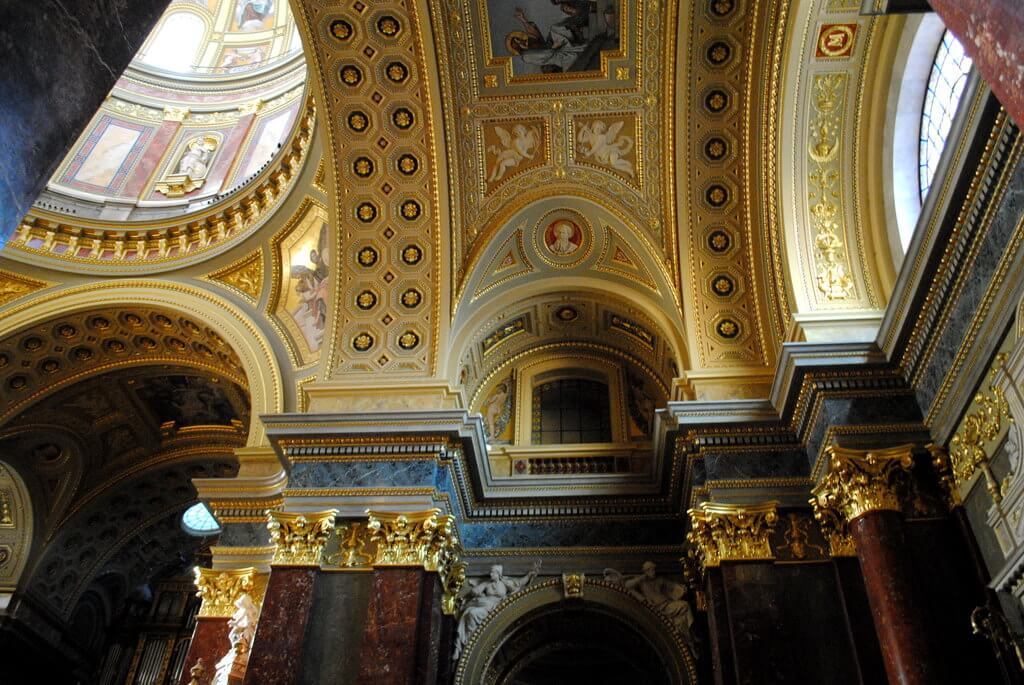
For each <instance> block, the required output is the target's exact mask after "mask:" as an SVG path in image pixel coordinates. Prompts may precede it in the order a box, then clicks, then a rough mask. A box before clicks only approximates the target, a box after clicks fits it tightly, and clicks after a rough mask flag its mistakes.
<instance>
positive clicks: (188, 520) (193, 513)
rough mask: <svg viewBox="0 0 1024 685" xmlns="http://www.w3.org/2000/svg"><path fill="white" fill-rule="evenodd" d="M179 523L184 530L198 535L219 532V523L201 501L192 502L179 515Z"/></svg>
mask: <svg viewBox="0 0 1024 685" xmlns="http://www.w3.org/2000/svg"><path fill="white" fill-rule="evenodd" d="M181 525H182V526H184V528H185V531H186V532H188V533H191V534H192V535H198V536H200V537H202V536H206V535H213V534H214V533H218V532H220V524H219V523H217V519H215V518H214V517H213V514H212V513H211V512H210V509H209V507H207V506H206V505H205V504H203V503H202V502H198V503H197V504H193V505H192V506H191V507H189V508H188V509H186V510H185V513H184V514H182V515H181Z"/></svg>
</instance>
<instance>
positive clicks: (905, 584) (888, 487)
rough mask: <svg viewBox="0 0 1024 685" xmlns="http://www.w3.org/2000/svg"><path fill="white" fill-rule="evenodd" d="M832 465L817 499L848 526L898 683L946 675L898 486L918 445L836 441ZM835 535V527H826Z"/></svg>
mask: <svg viewBox="0 0 1024 685" xmlns="http://www.w3.org/2000/svg"><path fill="white" fill-rule="evenodd" d="M829 461H830V466H831V470H830V471H829V473H828V474H827V475H826V476H825V478H824V479H823V480H822V482H821V483H820V484H819V485H818V486H817V487H816V488H815V489H814V499H812V500H811V504H812V506H814V507H815V510H816V514H817V515H818V517H819V520H821V516H822V514H821V512H823V511H830V512H833V513H834V514H835V517H836V518H837V519H838V520H839V521H840V523H841V524H845V525H846V526H848V531H849V536H850V539H851V540H852V542H853V544H854V546H855V548H856V552H857V557H858V559H859V562H860V569H861V574H862V575H863V577H864V586H865V589H866V591H867V597H868V604H869V606H870V608H871V615H872V618H873V620H874V624H875V632H876V633H877V635H878V641H879V645H880V646H881V649H882V659H883V663H884V664H885V671H886V674H887V675H888V678H889V681H890V682H891V683H901V684H905V685H926V684H935V683H942V682H946V673H947V671H946V669H945V668H944V665H943V660H942V657H941V655H940V654H939V653H938V650H936V648H935V646H936V645H937V644H938V640H937V639H936V637H935V636H934V635H933V634H932V626H931V625H930V624H929V621H928V618H927V610H926V607H925V606H924V604H923V602H922V599H921V597H920V596H919V591H918V588H917V587H916V586H915V584H914V572H913V569H912V568H911V560H910V557H909V553H908V551H907V537H906V530H905V523H904V520H903V515H902V513H901V512H900V500H899V495H898V486H899V482H900V480H901V479H902V478H905V477H906V476H907V475H908V474H909V472H910V469H911V467H912V466H913V456H912V446H911V445H904V446H901V447H895V448H891V449H884V450H867V451H861V450H849V449H843V448H840V447H830V448H829ZM826 536H828V531H826Z"/></svg>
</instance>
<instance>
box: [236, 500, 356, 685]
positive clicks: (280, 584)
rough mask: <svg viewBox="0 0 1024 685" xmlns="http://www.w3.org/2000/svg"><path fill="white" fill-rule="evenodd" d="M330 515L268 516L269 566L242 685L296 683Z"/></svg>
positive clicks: (332, 514)
mask: <svg viewBox="0 0 1024 685" xmlns="http://www.w3.org/2000/svg"><path fill="white" fill-rule="evenodd" d="M335 514H336V512H335V511H334V510H331V511H324V512H317V513H307V514H299V513H290V512H279V511H272V512H270V514H269V515H270V522H269V523H268V524H267V528H268V529H269V530H270V539H271V541H272V542H273V543H274V546H275V551H274V560H273V562H272V563H271V567H270V580H269V581H268V583H267V591H266V595H265V597H264V599H263V608H262V609H261V610H260V618H259V623H258V625H257V627H256V635H255V637H254V638H253V643H252V649H251V651H250V653H249V664H248V667H247V668H246V672H245V681H244V682H245V684H246V685H262V684H263V683H274V684H275V685H291V684H293V683H297V682H298V681H299V675H300V673H301V668H300V667H301V662H302V651H303V646H304V643H305V636H306V626H307V624H308V623H309V617H310V611H311V609H312V606H313V590H314V586H315V584H316V580H317V576H318V575H319V568H320V556H321V554H322V553H323V547H324V544H325V543H326V542H327V538H328V537H329V536H330V535H331V533H332V532H333V530H334V517H335Z"/></svg>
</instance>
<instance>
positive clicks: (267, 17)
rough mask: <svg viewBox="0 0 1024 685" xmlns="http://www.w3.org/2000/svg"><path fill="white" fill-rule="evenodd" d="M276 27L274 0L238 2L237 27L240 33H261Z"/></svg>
mask: <svg viewBox="0 0 1024 685" xmlns="http://www.w3.org/2000/svg"><path fill="white" fill-rule="evenodd" d="M273 25H274V0H238V3H237V4H236V5H235V27H236V28H237V29H238V30H239V31H259V30H261V29H269V28H271V27H272V26H273Z"/></svg>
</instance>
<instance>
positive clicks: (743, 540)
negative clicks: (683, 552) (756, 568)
mask: <svg viewBox="0 0 1024 685" xmlns="http://www.w3.org/2000/svg"><path fill="white" fill-rule="evenodd" d="M687 513H688V514H689V515H690V523H691V529H690V532H689V533H688V534H687V536H686V540H687V541H688V542H689V543H690V544H691V545H694V546H695V547H696V549H697V554H698V557H699V561H700V563H701V565H702V566H703V567H704V568H713V567H716V566H719V565H721V562H723V561H771V560H773V559H774V558H775V554H774V553H773V552H772V548H771V544H770V543H769V540H770V538H771V535H772V532H773V531H774V530H775V524H776V522H777V521H778V519H779V514H778V502H774V501H772V502H764V503H762V504H719V503H715V502H702V503H701V505H700V508H699V509H690V510H689V511H688V512H687Z"/></svg>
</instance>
